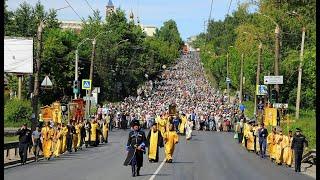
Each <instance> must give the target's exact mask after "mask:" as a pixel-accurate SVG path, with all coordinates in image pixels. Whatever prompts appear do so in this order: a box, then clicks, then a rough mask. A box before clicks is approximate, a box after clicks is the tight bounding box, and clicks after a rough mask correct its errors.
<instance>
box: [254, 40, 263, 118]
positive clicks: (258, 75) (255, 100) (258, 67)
mask: <svg viewBox="0 0 320 180" xmlns="http://www.w3.org/2000/svg"><path fill="white" fill-rule="evenodd" d="M261 51H262V43H261V42H260V44H259V55H258V63H257V76H256V88H257V87H258V85H259V84H260V62H261ZM255 94H256V95H255V98H254V114H255V115H257V103H258V102H257V98H258V97H257V91H256V93H255Z"/></svg>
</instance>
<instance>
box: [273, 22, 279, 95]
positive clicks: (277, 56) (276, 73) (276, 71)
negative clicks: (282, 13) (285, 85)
mask: <svg viewBox="0 0 320 180" xmlns="http://www.w3.org/2000/svg"><path fill="white" fill-rule="evenodd" d="M274 32H275V34H276V47H275V61H274V75H275V76H279V57H280V27H279V25H277V26H276V29H275V31H274ZM275 89H276V91H277V94H278V98H279V84H276V85H275Z"/></svg>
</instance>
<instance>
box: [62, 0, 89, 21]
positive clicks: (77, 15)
mask: <svg viewBox="0 0 320 180" xmlns="http://www.w3.org/2000/svg"><path fill="white" fill-rule="evenodd" d="M64 1H66V3H67V4H68V5H69V6H70V8H71V9H72V10H73V12H74V13H76V15H77V16H78V17H79V18H80V19H81V20H82V21H85V20H84V19H83V18H82V17H81V16H80V15H79V14H78V13H77V12H76V10H74V9H73V7H72V6H71V4H70V3H69V2H68V1H67V0H64Z"/></svg>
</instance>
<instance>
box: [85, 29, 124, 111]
mask: <svg viewBox="0 0 320 180" xmlns="http://www.w3.org/2000/svg"><path fill="white" fill-rule="evenodd" d="M111 31H112V30H109V31H106V32H101V33H99V34H98V35H96V36H95V37H94V38H93V40H92V55H91V64H90V75H89V79H90V80H91V83H92V82H93V81H92V79H93V61H94V58H95V55H96V52H95V51H96V42H97V38H98V37H99V36H100V35H102V34H106V33H108V32H111ZM128 40H129V39H125V40H121V41H119V42H118V43H117V45H116V46H118V45H119V44H120V43H122V42H126V41H128ZM91 86H92V85H91ZM91 92H92V90H91V89H89V91H88V92H87V96H89V97H91ZM90 102H91V100H87V103H86V104H87V111H86V112H87V116H88V115H90V107H91V103H90Z"/></svg>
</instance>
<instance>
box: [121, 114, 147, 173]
mask: <svg viewBox="0 0 320 180" xmlns="http://www.w3.org/2000/svg"><path fill="white" fill-rule="evenodd" d="M132 127H133V130H132V131H131V132H130V133H129V137H128V142H127V158H126V160H125V162H124V165H125V166H127V165H131V170H132V177H134V176H136V175H137V176H139V175H140V168H141V167H142V165H143V153H144V152H145V143H146V136H145V133H144V132H143V131H142V130H141V129H140V123H139V121H137V120H135V121H133V123H132Z"/></svg>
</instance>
